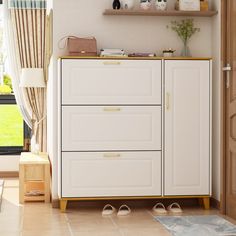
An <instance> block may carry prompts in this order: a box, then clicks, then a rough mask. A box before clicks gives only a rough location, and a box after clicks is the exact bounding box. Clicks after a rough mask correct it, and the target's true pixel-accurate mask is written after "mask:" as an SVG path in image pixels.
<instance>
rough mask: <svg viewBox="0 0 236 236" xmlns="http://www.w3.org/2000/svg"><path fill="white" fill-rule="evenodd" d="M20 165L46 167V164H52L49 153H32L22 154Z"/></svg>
mask: <svg viewBox="0 0 236 236" xmlns="http://www.w3.org/2000/svg"><path fill="white" fill-rule="evenodd" d="M20 164H28V165H31V164H32V165H35V164H40V165H44V164H45V165H46V164H50V163H49V159H48V154H47V153H39V154H34V153H31V152H22V153H21V156H20Z"/></svg>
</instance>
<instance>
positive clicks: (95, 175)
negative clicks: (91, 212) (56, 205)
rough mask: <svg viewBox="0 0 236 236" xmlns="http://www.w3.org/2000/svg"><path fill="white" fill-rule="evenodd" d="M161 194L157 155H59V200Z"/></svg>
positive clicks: (100, 153)
mask: <svg viewBox="0 0 236 236" xmlns="http://www.w3.org/2000/svg"><path fill="white" fill-rule="evenodd" d="M152 195H155V196H159V195H161V153H160V152H119V153H113V152H112V153H110V152H105V153H103V152H93V153H88V152H77V153H76V152H71V153H62V197H105V196H152Z"/></svg>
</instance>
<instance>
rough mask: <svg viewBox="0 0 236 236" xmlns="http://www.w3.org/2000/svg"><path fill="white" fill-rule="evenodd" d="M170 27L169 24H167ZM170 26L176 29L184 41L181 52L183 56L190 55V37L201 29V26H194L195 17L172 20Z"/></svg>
mask: <svg viewBox="0 0 236 236" xmlns="http://www.w3.org/2000/svg"><path fill="white" fill-rule="evenodd" d="M167 28H169V26H167ZM170 28H171V29H172V30H173V31H175V32H176V33H177V34H178V36H179V37H180V39H181V40H182V42H183V44H184V45H183V49H182V52H181V56H184V57H189V56H191V54H190V51H189V47H188V42H189V40H190V38H191V37H192V36H193V35H194V34H195V33H196V32H199V31H200V28H196V27H194V22H193V19H185V20H181V21H171V26H170Z"/></svg>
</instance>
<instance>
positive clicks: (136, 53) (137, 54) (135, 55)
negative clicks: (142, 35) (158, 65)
mask: <svg viewBox="0 0 236 236" xmlns="http://www.w3.org/2000/svg"><path fill="white" fill-rule="evenodd" d="M128 56H129V57H155V56H156V54H155V53H148V52H147V53H145V52H144V53H143V52H141V53H140V52H134V53H130V54H128Z"/></svg>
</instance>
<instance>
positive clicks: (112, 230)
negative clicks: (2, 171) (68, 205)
mask: <svg viewBox="0 0 236 236" xmlns="http://www.w3.org/2000/svg"><path fill="white" fill-rule="evenodd" d="M132 210H133V211H132V214H131V215H130V216H126V217H117V216H116V215H114V216H109V217H102V216H101V209H100V208H99V209H98V208H94V207H93V208H92V207H90V208H82V207H80V208H77V209H74V208H73V209H69V210H68V211H67V213H64V214H62V213H60V211H59V210H58V209H53V208H51V205H50V204H44V203H27V204H24V205H19V203H18V180H14V179H12V180H10V179H8V180H6V182H5V189H4V195H3V203H2V211H1V213H0V236H62V235H63V236H77V235H78V236H154V235H155V236H167V235H170V234H169V233H168V232H167V231H166V230H165V229H164V228H163V226H162V225H161V224H159V223H158V222H156V221H155V220H154V218H153V213H152V212H151V211H150V209H145V208H135V209H132ZM184 212H185V214H187V215H190V214H191V215H192V214H194V215H197V214H218V211H217V210H210V211H203V210H201V209H184Z"/></svg>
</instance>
